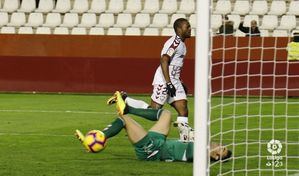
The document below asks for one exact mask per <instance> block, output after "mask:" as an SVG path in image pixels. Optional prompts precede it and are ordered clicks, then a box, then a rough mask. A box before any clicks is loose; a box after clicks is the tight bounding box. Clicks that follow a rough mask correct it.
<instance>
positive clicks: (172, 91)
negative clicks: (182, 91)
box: [166, 82, 176, 97]
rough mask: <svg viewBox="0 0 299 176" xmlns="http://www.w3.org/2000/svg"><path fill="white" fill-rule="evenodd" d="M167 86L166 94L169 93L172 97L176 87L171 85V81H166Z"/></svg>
mask: <svg viewBox="0 0 299 176" xmlns="http://www.w3.org/2000/svg"><path fill="white" fill-rule="evenodd" d="M166 86H167V93H168V95H170V96H171V97H174V96H175V95H176V89H175V87H174V86H173V84H172V83H171V82H168V83H166Z"/></svg>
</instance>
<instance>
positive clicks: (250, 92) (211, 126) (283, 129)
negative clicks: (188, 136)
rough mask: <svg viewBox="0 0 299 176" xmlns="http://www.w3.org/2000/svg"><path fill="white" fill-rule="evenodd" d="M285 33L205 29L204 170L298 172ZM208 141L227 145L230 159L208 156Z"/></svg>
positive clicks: (296, 66)
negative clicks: (256, 34) (238, 33)
mask: <svg viewBox="0 0 299 176" xmlns="http://www.w3.org/2000/svg"><path fill="white" fill-rule="evenodd" d="M199 15H201V14H200V13H199ZM199 18H200V17H199ZM200 29H201V28H199V30H200ZM210 31H211V30H210ZM289 32H290V33H289V37H235V36H234V35H212V33H211V32H209V36H210V40H209V43H210V44H209V48H208V55H207V56H206V58H208V61H209V62H208V66H207V67H208V68H209V69H208V70H209V72H208V75H207V77H208V80H207V82H208V85H209V86H208V87H209V90H208V91H207V92H208V97H207V102H208V104H207V109H208V112H207V114H208V118H207V124H206V125H207V143H206V148H207V149H208V150H207V167H206V172H205V174H206V175H299V60H288V59H287V58H288V51H287V46H288V43H290V42H291V40H292V32H291V31H289ZM198 34H199V33H197V35H198ZM199 38H200V37H199ZM199 42H200V41H199ZM197 44H198V43H197ZM196 47H198V46H196ZM199 47H200V46H199ZM197 49H198V48H197ZM199 51H201V50H200V49H199ZM196 59H197V62H200V61H201V60H202V58H198V57H197V58H196ZM201 67H204V64H203V65H201ZM196 68H199V67H196ZM197 74H198V75H199V74H204V72H198V73H197ZM198 75H197V76H198ZM197 79H198V78H197ZM200 86H204V84H203V85H200ZM196 95H197V94H196V93H195V98H196V99H201V97H199V96H198V97H197V96H196ZM199 101H201V100H199ZM203 101H204V100H203ZM203 103H204V102H203ZM195 106H197V107H198V108H200V107H199V106H198V104H196V103H195ZM197 107H195V108H197ZM200 117H201V118H204V117H202V116H200ZM195 118H198V116H196V115H195ZM201 122H202V121H201ZM195 123H196V120H195ZM195 126H196V124H195ZM196 127H198V126H196ZM200 130H201V129H200ZM202 132H204V131H199V133H202ZM201 136H202V135H200V137H199V138H200V140H204V139H203V138H201ZM196 139H198V138H197V136H196ZM211 142H216V143H220V144H222V145H225V146H227V147H228V149H229V150H231V151H232V156H231V158H229V159H225V160H222V161H216V162H213V161H210V160H209V152H211V149H210V148H209V145H210V143H211ZM201 149H202V148H201ZM196 156H197V157H201V156H200V155H195V157H196ZM195 161H196V159H195Z"/></svg>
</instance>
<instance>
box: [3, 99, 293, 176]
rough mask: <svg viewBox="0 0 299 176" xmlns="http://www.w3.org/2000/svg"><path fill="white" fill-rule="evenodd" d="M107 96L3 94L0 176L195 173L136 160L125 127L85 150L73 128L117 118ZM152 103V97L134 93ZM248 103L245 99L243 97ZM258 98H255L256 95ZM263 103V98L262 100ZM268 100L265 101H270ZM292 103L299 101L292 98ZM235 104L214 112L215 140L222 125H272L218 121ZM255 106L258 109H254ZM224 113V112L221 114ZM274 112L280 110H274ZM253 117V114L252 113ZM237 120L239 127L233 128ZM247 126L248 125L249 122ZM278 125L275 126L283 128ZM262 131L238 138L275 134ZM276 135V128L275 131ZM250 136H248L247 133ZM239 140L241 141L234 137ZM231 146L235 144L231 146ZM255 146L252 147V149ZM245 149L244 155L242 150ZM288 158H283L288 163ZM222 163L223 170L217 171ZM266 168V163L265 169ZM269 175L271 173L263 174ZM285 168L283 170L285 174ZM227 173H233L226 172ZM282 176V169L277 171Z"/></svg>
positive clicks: (187, 167) (253, 163)
mask: <svg viewBox="0 0 299 176" xmlns="http://www.w3.org/2000/svg"><path fill="white" fill-rule="evenodd" d="M108 97H109V96H108V95H58V94H0V100H1V101H0V122H1V123H0V175H6V176H10V175H11V176H24V175H25V176H27V175H28V176H35V175H36V176H40V175H44V176H48V175H55V176H56V175H59V176H60V175H72V176H82V175H101V176H110V175H111V176H112V175H113V176H118V175H122V176H134V175H136V176H137V175H138V176H139V175H140V176H162V175H163V176H185V175H186V176H187V175H188V176H189V175H192V167H193V165H192V163H180V162H173V163H168V162H146V161H139V160H136V158H135V154H134V150H133V147H132V146H131V144H130V143H129V141H128V140H127V137H126V135H125V133H124V131H122V132H121V133H120V134H119V135H117V136H116V137H114V138H112V139H110V140H109V141H108V146H107V148H106V149H105V150H104V151H103V152H101V153H98V154H91V153H87V152H85V151H84V149H83V148H82V147H81V145H80V144H79V142H78V141H77V140H76V139H75V138H74V136H73V133H74V130H75V129H80V130H81V131H82V132H87V131H89V130H92V129H103V128H104V127H105V126H106V125H107V124H109V123H110V122H111V121H112V120H113V119H114V118H115V117H116V113H115V108H114V106H106V104H105V103H106V99H107V98H108ZM134 97H135V98H137V99H142V100H145V101H147V102H149V100H150V99H149V96H134ZM239 100H240V101H244V98H243V99H242V98H240V99H239ZM221 101H222V100H221V99H219V98H213V104H218V103H220V102H221ZM224 101H228V102H229V101H231V98H225V99H224ZM252 101H253V102H255V99H252ZM263 101H264V100H263ZM267 101H268V100H265V102H267ZM289 101H291V102H295V101H298V99H289ZM188 106H189V108H190V112H189V113H190V122H192V121H193V107H194V104H193V98H192V97H191V98H190V99H189V105H188ZM238 106H240V107H238V108H237V109H238V112H235V114H244V113H245V112H246V110H245V109H249V112H247V113H249V114H250V113H252V114H254V113H255V111H257V110H258V108H257V105H256V106H254V104H252V106H250V107H252V108H248V106H244V105H242V104H240V105H238ZM263 106H265V107H263V109H264V110H265V112H261V113H262V114H267V113H268V112H270V113H272V114H273V111H272V109H273V106H271V105H268V104H267V103H265V105H263ZM232 107H233V106H227V107H224V108H222V109H217V108H216V109H215V110H213V111H212V114H211V115H212V120H215V121H214V122H213V123H214V124H212V129H211V130H212V134H213V135H215V136H214V137H213V140H215V141H219V138H220V136H218V135H217V133H218V132H219V129H220V127H221V126H222V128H223V129H222V131H226V130H227V131H228V130H230V129H231V128H234V129H236V130H237V129H242V128H245V127H248V129H255V128H256V127H259V125H260V126H261V127H263V128H271V127H272V126H271V125H269V124H273V123H272V119H270V118H267V117H265V118H262V119H264V120H263V121H261V122H259V121H258V118H257V117H252V120H250V121H248V118H247V122H250V123H247V122H246V118H243V117H239V118H227V119H226V120H222V121H217V118H219V116H223V117H226V115H228V116H229V114H231V113H232V111H233V110H232ZM166 108H167V109H170V110H171V111H172V112H173V114H174V115H173V119H175V118H176V117H175V116H176V113H175V112H174V110H173V109H172V108H170V107H169V106H166ZM254 108H257V109H254ZM274 109H278V110H277V113H279V112H285V109H284V105H283V103H282V104H281V105H276V107H275V108H274ZM279 109H280V110H279ZM287 111H288V113H289V114H290V115H293V116H298V115H299V113H298V104H293V105H289V106H288V109H287ZM221 112H223V114H221ZM274 113H276V111H275V112H274ZM250 118H251V117H250ZM134 119H135V120H136V121H138V122H139V123H140V124H142V126H144V127H145V128H146V129H149V128H150V127H151V126H152V125H153V122H150V121H146V120H144V119H142V118H138V117H134ZM233 120H235V124H236V126H235V127H234V126H232V124H233V123H232V122H233ZM246 124H248V125H247V126H246ZM274 124H285V118H275V123H274ZM287 124H288V128H290V129H296V128H298V124H299V120H298V118H291V119H289V120H288V122H287ZM281 127H283V126H277V127H275V128H281ZM258 133H259V132H258V131H256V132H254V133H247V134H246V132H240V133H236V134H237V136H234V139H235V140H236V139H238V140H241V139H244V140H245V139H246V138H247V139H248V140H249V141H256V142H257V141H258V140H263V141H267V140H270V139H271V138H272V137H273V134H272V132H271V133H265V134H264V133H263V134H262V138H258V135H257V134H258ZM275 133H276V132H275ZM248 134H250V135H248ZM288 134H289V135H288V140H289V141H294V142H297V143H298V136H299V134H298V131H297V132H296V131H294V132H290V133H288ZM177 136H178V134H177V130H176V129H172V130H171V133H170V138H177ZM276 136H278V139H280V140H282V141H284V136H285V131H284V132H281V133H279V132H278V133H277V135H276ZM222 138H223V139H224V141H223V142H224V143H231V142H232V139H233V133H226V134H225V135H223V136H222ZM235 142H240V141H235ZM261 145H262V147H263V148H264V149H265V150H263V151H261V153H260V154H262V155H267V151H266V148H265V146H264V145H265V144H261ZM245 147H246V145H239V146H236V147H235V148H234V151H233V152H234V154H235V157H236V156H244V155H255V154H256V149H257V148H258V147H259V146H258V145H257V144H253V145H252V146H251V145H249V146H247V147H248V149H250V151H245ZM229 148H230V149H233V147H232V146H229ZM251 150H252V151H251ZM244 152H245V153H244ZM286 155H291V156H297V157H298V155H299V154H298V145H290V146H289V147H288V153H287V154H286V153H283V154H282V156H286ZM286 159H287V158H284V160H283V162H284V164H286ZM258 162H259V161H258V160H256V159H255V160H254V158H253V159H248V160H247V161H246V159H245V158H244V157H243V158H242V157H241V158H240V159H236V160H234V161H229V162H226V163H222V164H215V165H214V166H213V167H212V168H211V169H212V170H211V175H217V174H219V173H225V172H229V171H230V170H231V167H232V164H234V165H235V168H237V169H242V168H245V165H244V164H245V163H248V164H247V169H254V168H256V167H257V164H258ZM261 162H262V163H261V164H262V165H264V164H265V162H266V161H265V160H264V159H262V160H261ZM298 162H299V161H298V159H296V158H295V159H289V160H288V163H287V164H288V165H287V166H284V167H283V168H284V169H285V168H286V167H287V168H288V169H293V170H298V169H299V168H298ZM220 165H221V168H222V171H221V172H219V167H220ZM262 168H265V167H262ZM263 173H265V175H269V173H270V174H271V173H272V172H271V171H270V172H267V171H265V172H262V174H263ZM245 174H246V172H245V171H241V172H236V174H235V175H245ZM284 174H285V172H281V175H284ZM228 175H229V174H228ZM249 175H258V172H256V171H253V172H250V173H249ZM275 175H280V173H277V174H276V173H275Z"/></svg>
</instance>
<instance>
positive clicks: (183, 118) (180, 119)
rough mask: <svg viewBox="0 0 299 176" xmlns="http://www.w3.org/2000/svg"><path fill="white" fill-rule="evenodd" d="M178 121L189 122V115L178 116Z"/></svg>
mask: <svg viewBox="0 0 299 176" xmlns="http://www.w3.org/2000/svg"><path fill="white" fill-rule="evenodd" d="M176 121H178V122H183V123H188V117H184V116H178V117H177V119H176Z"/></svg>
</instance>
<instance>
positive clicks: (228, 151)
mask: <svg viewBox="0 0 299 176" xmlns="http://www.w3.org/2000/svg"><path fill="white" fill-rule="evenodd" d="M232 154H233V152H232V151H230V150H227V155H225V156H223V157H221V158H219V159H218V160H216V159H215V158H212V157H211V158H210V161H211V162H215V161H221V162H227V161H228V159H229V158H230V157H231V156H232Z"/></svg>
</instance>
